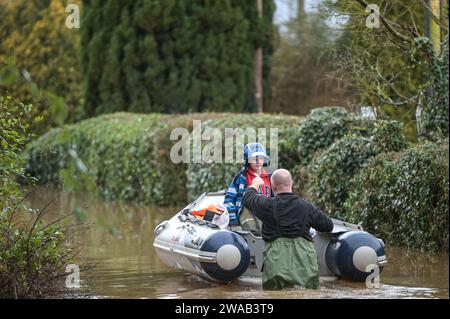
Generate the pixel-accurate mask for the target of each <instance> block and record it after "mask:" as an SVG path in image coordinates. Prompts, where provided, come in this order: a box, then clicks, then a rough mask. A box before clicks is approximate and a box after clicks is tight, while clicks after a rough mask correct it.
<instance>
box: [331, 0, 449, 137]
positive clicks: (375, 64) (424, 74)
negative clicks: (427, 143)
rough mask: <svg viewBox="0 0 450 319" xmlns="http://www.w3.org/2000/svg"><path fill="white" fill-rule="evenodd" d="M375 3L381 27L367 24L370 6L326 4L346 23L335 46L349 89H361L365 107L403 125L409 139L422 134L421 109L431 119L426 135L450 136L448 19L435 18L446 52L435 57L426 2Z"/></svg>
mask: <svg viewBox="0 0 450 319" xmlns="http://www.w3.org/2000/svg"><path fill="white" fill-rule="evenodd" d="M372 2H373V3H375V4H376V5H377V6H378V7H379V8H380V16H379V21H380V27H379V28H369V27H367V25H366V20H367V17H368V13H367V12H366V8H367V6H368V3H367V2H366V1H364V0H341V1H325V8H327V9H328V10H329V13H330V15H334V16H335V15H338V16H341V17H345V18H346V20H347V22H346V23H344V24H343V28H344V34H343V36H342V37H341V38H340V40H339V42H338V43H337V45H336V55H335V60H336V63H338V64H339V65H340V66H341V68H342V69H343V70H345V72H347V74H348V75H349V76H348V77H347V78H348V79H349V81H348V82H349V85H351V86H352V87H353V88H355V89H356V90H358V92H359V94H360V103H361V104H362V105H370V106H372V107H373V108H374V109H375V110H376V111H377V114H378V115H379V116H388V117H393V118H395V119H398V120H401V121H402V122H404V123H405V124H406V125H405V126H406V129H407V132H408V135H409V136H410V138H415V137H416V134H417V132H416V110H417V108H419V110H418V111H420V109H421V108H423V118H424V119H426V120H425V122H426V123H423V124H424V125H422V126H423V127H424V128H425V129H426V130H427V132H426V133H424V134H426V135H428V136H432V135H435V132H440V133H439V134H444V135H448V103H449V100H448V22H446V20H445V17H444V16H442V17H438V16H432V19H433V21H434V22H435V23H437V24H439V25H440V26H441V30H442V31H443V33H444V36H442V37H441V43H440V47H442V48H443V50H442V52H441V53H437V52H433V47H432V44H431V42H430V40H429V38H428V37H426V36H425V21H426V19H425V15H426V13H427V12H429V8H428V6H427V5H426V4H425V1H422V0H420V1H408V2H406V1H403V0H395V1H387V0H378V1H375V2H374V1H372ZM441 2H442V5H443V6H444V7H447V10H443V11H442V12H445V11H448V2H446V1H441ZM445 48H447V49H445ZM445 66H447V68H446V67H445ZM444 87H445V89H444ZM430 88H431V90H430ZM430 93H432V94H430ZM425 95H427V96H428V98H427V99H424V98H423V96H425ZM417 113H420V112H417ZM430 123H434V124H430Z"/></svg>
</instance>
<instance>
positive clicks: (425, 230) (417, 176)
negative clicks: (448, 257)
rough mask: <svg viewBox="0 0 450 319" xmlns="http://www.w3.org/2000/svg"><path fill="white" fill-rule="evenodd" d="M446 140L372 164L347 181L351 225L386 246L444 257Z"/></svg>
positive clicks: (388, 156) (445, 242) (381, 156)
mask: <svg viewBox="0 0 450 319" xmlns="http://www.w3.org/2000/svg"><path fill="white" fill-rule="evenodd" d="M448 161H449V149H448V140H444V141H442V142H440V143H436V144H435V143H425V144H419V145H416V146H414V147H412V148H410V149H407V150H405V151H402V152H400V153H387V154H386V153H384V154H380V155H378V156H377V157H375V158H373V159H372V160H371V161H370V163H369V164H368V165H367V167H366V168H365V169H364V170H361V172H360V174H358V175H357V176H355V178H354V180H353V182H352V183H353V187H352V191H351V192H350V194H349V197H348V199H347V201H346V203H345V208H346V211H347V212H348V216H349V218H350V219H351V221H354V222H358V223H362V224H363V225H364V226H365V227H366V228H367V230H369V231H372V232H374V233H375V234H377V235H378V236H381V237H382V238H383V239H385V240H386V241H387V242H389V243H390V244H392V245H402V246H406V247H411V248H419V249H427V250H439V249H445V250H447V251H448V240H449V237H448V212H449V207H448V199H449V198H448V191H449V188H448V185H449V179H448V174H449V166H448V163H449V162H448Z"/></svg>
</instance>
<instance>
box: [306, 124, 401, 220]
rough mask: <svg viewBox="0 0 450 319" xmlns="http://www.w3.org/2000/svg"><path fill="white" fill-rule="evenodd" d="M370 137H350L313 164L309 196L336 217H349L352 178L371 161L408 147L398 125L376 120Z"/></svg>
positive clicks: (353, 134)
mask: <svg viewBox="0 0 450 319" xmlns="http://www.w3.org/2000/svg"><path fill="white" fill-rule="evenodd" d="M371 126H372V127H371V128H370V129H369V130H368V132H369V134H370V136H368V137H365V136H362V135H360V134H355V133H352V134H349V135H346V136H345V137H343V138H342V139H340V140H338V141H336V142H335V143H333V144H332V145H331V146H330V147H329V148H328V149H326V150H325V151H323V152H322V153H321V154H320V156H318V157H317V158H316V159H315V160H314V162H313V163H312V165H311V169H310V177H309V178H310V181H309V187H308V194H309V195H310V196H311V197H312V199H313V200H314V202H315V203H317V205H318V206H320V207H321V208H322V209H324V210H325V211H326V212H327V213H329V214H330V215H332V216H334V217H336V218H345V212H344V209H343V204H344V202H345V200H346V199H347V196H348V192H349V191H350V189H351V187H352V186H351V178H352V177H353V176H354V175H355V174H357V173H358V171H359V170H360V169H361V168H362V167H364V165H365V164H366V163H367V161H368V160H369V159H370V158H371V157H373V156H375V155H377V154H379V153H381V152H384V151H398V150H400V149H402V148H403V147H405V145H406V144H405V142H404V140H403V136H402V132H401V126H400V125H399V124H398V123H397V122H387V121H375V122H373V123H372V124H371Z"/></svg>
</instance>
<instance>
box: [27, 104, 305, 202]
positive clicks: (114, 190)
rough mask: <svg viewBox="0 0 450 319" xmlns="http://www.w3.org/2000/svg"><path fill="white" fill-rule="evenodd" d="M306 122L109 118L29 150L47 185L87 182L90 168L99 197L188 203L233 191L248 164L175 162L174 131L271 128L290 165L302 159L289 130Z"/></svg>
mask: <svg viewBox="0 0 450 319" xmlns="http://www.w3.org/2000/svg"><path fill="white" fill-rule="evenodd" d="M299 119H300V118H299V117H295V116H273V115H255V114H232V113H202V114H191V115H162V114H148V115H142V114H133V113H115V114H109V115H103V116H99V117H96V118H91V119H88V120H85V121H83V122H80V123H78V124H76V125H71V126H66V127H64V128H62V129H53V130H51V131H49V132H48V133H47V134H45V135H43V136H41V137H40V138H38V139H37V140H35V141H34V142H33V143H31V144H30V145H29V146H28V149H27V154H26V155H27V165H26V170H27V172H28V173H29V174H30V175H32V176H34V177H36V178H37V179H38V180H39V181H40V182H41V183H48V182H53V181H60V180H65V179H64V178H63V177H64V176H61V174H63V175H64V174H66V175H72V176H73V175H78V177H81V176H82V174H80V172H81V171H83V169H84V168H85V171H86V173H87V174H88V175H89V176H90V177H91V180H92V182H93V183H94V184H95V185H96V190H97V192H98V193H99V195H101V196H102V197H104V198H106V199H111V200H116V199H119V200H133V201H137V202H141V203H145V204H158V205H167V204H185V203H186V201H187V200H188V199H192V198H193V197H195V196H197V195H199V194H201V193H202V192H204V191H216V190H219V189H224V188H226V187H227V186H228V183H230V181H231V179H232V177H233V176H234V174H236V173H237V171H238V170H239V168H240V167H241V165H242V163H240V162H239V163H238V164H186V163H179V164H174V163H172V161H171V159H170V150H171V148H172V146H173V145H174V144H175V143H176V142H177V141H171V140H170V133H171V131H172V130H173V129H174V128H186V129H187V130H188V131H189V132H191V131H192V125H193V120H201V121H202V123H201V125H202V129H203V130H205V129H206V128H212V127H217V128H219V129H221V130H222V132H224V130H223V129H224V128H236V127H239V128H242V129H245V128H254V129H257V128H266V129H267V135H268V134H269V129H270V128H278V130H279V140H280V141H281V142H280V145H279V148H280V157H281V159H282V160H283V159H284V161H287V160H288V159H289V158H292V156H295V153H296V151H295V149H294V150H293V151H292V150H291V147H290V144H289V143H286V140H287V137H288V136H289V135H290V136H293V135H292V134H291V133H287V131H288V130H289V129H291V128H292V127H295V126H296V125H297V124H298V122H299ZM290 143H291V144H292V143H294V141H291V142H290ZM206 144H207V142H202V145H203V146H205V145H206ZM222 144H223V145H225V143H222ZM238 155H239V156H242V154H238ZM238 158H239V157H238ZM73 163H75V164H74V165H72V164H73ZM74 167H75V168H74Z"/></svg>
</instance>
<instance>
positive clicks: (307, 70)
mask: <svg viewBox="0 0 450 319" xmlns="http://www.w3.org/2000/svg"><path fill="white" fill-rule="evenodd" d="M297 12H298V14H297V17H296V19H293V20H291V21H289V22H288V23H286V24H285V25H283V26H282V29H280V31H279V36H278V41H277V45H276V47H277V48H276V50H275V52H274V54H273V57H272V64H271V65H272V70H271V74H270V80H271V81H270V89H271V97H270V105H269V107H268V108H266V109H267V110H269V111H271V112H283V113H287V114H300V115H306V114H308V113H309V111H310V110H311V109H313V108H317V107H322V106H333V105H343V104H346V102H347V101H348V100H349V95H350V92H349V90H348V88H347V87H346V85H344V84H343V83H342V81H341V80H340V77H341V76H342V74H339V72H337V71H336V70H335V69H336V68H335V67H334V63H335V61H333V60H332V59H331V58H330V55H327V54H326V49H327V47H328V46H331V45H333V44H334V41H335V39H336V38H337V36H338V34H337V33H336V32H335V30H332V29H331V28H330V27H329V26H328V25H327V24H326V21H325V19H324V18H323V17H322V16H321V14H320V12H309V13H306V12H305V10H304V3H303V1H298V11H297Z"/></svg>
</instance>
